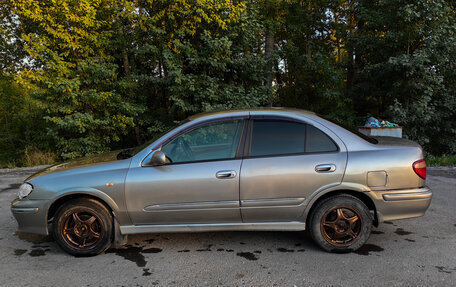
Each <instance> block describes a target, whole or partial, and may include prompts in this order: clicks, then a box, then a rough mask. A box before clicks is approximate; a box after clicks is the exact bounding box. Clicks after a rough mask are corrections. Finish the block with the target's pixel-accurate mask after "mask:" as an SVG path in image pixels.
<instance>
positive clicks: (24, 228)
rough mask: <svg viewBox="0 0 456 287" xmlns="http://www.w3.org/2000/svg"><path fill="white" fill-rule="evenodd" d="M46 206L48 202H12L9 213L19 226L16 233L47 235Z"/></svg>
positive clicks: (17, 200)
mask: <svg viewBox="0 0 456 287" xmlns="http://www.w3.org/2000/svg"><path fill="white" fill-rule="evenodd" d="M47 204H48V200H29V199H27V198H25V199H23V200H19V199H15V200H13V202H11V213H13V216H14V218H15V219H16V221H17V223H18V225H19V226H18V230H17V231H19V232H24V233H35V234H42V235H48V230H47V212H46V211H47Z"/></svg>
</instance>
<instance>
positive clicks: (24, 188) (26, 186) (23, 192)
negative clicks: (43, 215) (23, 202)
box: [17, 183, 33, 199]
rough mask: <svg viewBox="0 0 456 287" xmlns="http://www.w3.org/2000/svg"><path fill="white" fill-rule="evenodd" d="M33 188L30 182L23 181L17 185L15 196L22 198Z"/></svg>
mask: <svg viewBox="0 0 456 287" xmlns="http://www.w3.org/2000/svg"><path fill="white" fill-rule="evenodd" d="M32 190H33V186H32V185H31V184H30V183H24V184H22V185H21V186H20V187H19V191H18V192H17V197H19V199H23V198H24V197H27V196H28V195H29V194H30V193H31V192H32Z"/></svg>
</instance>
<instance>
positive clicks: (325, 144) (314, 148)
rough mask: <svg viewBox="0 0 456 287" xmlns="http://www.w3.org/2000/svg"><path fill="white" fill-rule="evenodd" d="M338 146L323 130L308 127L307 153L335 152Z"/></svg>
mask: <svg viewBox="0 0 456 287" xmlns="http://www.w3.org/2000/svg"><path fill="white" fill-rule="evenodd" d="M335 151H338V148H337V145H336V144H335V143H334V142H333V140H332V139H331V138H330V137H329V136H328V135H326V134H325V133H324V132H322V131H321V130H319V129H317V128H315V127H313V126H311V125H308V126H307V136H306V152H312V153H313V152H335Z"/></svg>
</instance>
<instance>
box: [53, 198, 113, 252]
mask: <svg viewBox="0 0 456 287" xmlns="http://www.w3.org/2000/svg"><path fill="white" fill-rule="evenodd" d="M52 229H53V233H54V238H55V239H56V241H57V243H58V244H59V245H60V247H61V248H62V249H63V250H65V251H66V252H68V253H70V254H72V255H75V256H92V255H97V254H99V253H101V252H103V251H105V250H106V249H108V248H109V246H110V245H111V235H112V217H111V215H110V213H109V211H108V209H107V208H106V207H105V206H104V205H103V204H101V203H100V202H98V201H96V200H93V199H75V200H71V201H68V202H66V203H65V204H63V205H62V206H61V207H60V208H59V209H58V210H57V212H56V215H55V217H54V222H53V228H52Z"/></svg>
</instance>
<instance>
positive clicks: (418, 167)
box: [412, 159, 426, 179]
mask: <svg viewBox="0 0 456 287" xmlns="http://www.w3.org/2000/svg"><path fill="white" fill-rule="evenodd" d="M412 167H413V171H414V172H415V173H416V174H417V175H418V176H419V177H421V178H422V179H426V162H425V161H424V159H420V160H417V161H415V162H414V163H413V164H412Z"/></svg>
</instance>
